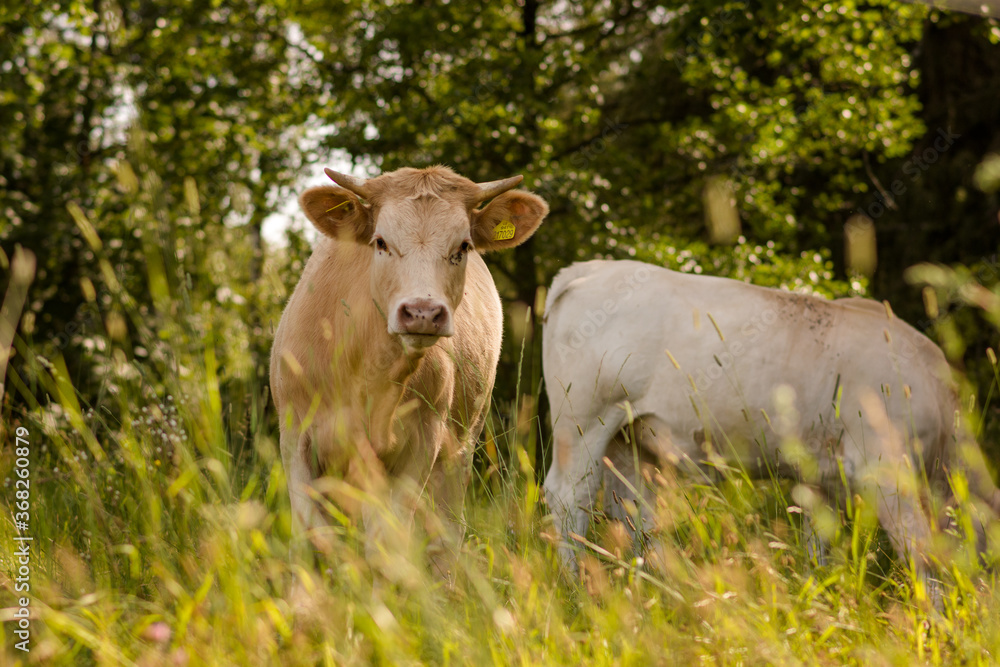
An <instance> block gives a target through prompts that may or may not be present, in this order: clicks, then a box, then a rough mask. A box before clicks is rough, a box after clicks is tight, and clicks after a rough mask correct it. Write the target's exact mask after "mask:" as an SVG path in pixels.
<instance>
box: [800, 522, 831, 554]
mask: <svg viewBox="0 0 1000 667" xmlns="http://www.w3.org/2000/svg"><path fill="white" fill-rule="evenodd" d="M802 541H803V542H805V545H806V557H807V558H808V559H809V561H810V562H811V563H814V564H816V565H817V566H819V567H823V566H825V565H826V564H827V557H826V552H827V544H826V540H824V539H823V537H822V536H821V535H820V534H819V532H818V531H817V530H816V521H815V520H814V519H813V517H812V513H811V512H808V511H807V512H804V513H803V514H802Z"/></svg>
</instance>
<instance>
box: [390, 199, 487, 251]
mask: <svg viewBox="0 0 1000 667" xmlns="http://www.w3.org/2000/svg"><path fill="white" fill-rule="evenodd" d="M376 231H377V232H378V233H380V234H391V235H392V236H393V240H394V241H396V242H397V243H399V242H406V240H411V241H419V242H420V243H421V244H426V243H435V242H440V243H446V244H451V243H452V242H454V241H455V239H456V238H457V237H459V236H467V235H468V233H469V211H468V208H466V206H465V205H464V204H463V203H461V202H455V201H449V200H448V199H444V198H442V197H437V196H434V195H419V196H416V197H411V198H408V199H392V200H390V201H387V202H385V203H384V204H382V205H381V206H380V207H379V210H378V214H377V217H376Z"/></svg>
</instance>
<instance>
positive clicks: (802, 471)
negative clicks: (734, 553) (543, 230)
mask: <svg viewBox="0 0 1000 667" xmlns="http://www.w3.org/2000/svg"><path fill="white" fill-rule="evenodd" d="M542 359H543V368H544V374H545V386H546V391H547V393H548V397H549V402H550V405H551V410H552V428H553V442H554V456H553V462H552V467H551V468H550V469H549V472H548V475H547V477H546V479H545V497H546V500H547V502H548V505H549V508H550V510H551V512H552V514H553V515H554V517H555V519H556V527H557V528H558V529H559V530H560V532H561V535H562V540H561V546H560V555H561V557H562V559H563V561H564V563H565V564H566V565H567V566H568V567H570V568H573V567H575V559H574V549H573V545H572V544H571V541H570V540H569V536H568V533H576V534H578V535H583V534H584V533H585V531H586V529H587V525H588V520H589V513H588V508H589V507H591V506H592V505H593V499H594V495H595V492H596V491H597V487H598V485H599V483H600V480H601V478H602V473H605V474H604V476H605V477H607V473H606V470H605V467H604V466H603V465H602V459H603V457H605V456H609V457H610V458H611V460H612V461H615V462H617V463H618V465H619V467H622V468H624V469H625V470H624V474H625V475H633V474H634V472H635V471H634V469H632V468H631V462H632V460H633V456H632V452H631V449H630V448H629V447H628V446H627V445H625V444H624V440H623V438H622V436H621V435H619V433H620V430H621V429H623V428H624V427H626V426H627V425H628V420H629V418H630V415H631V416H632V418H633V419H634V423H633V425H632V431H633V432H634V434H635V440H637V441H638V446H639V451H638V452H637V453H638V454H639V456H640V459H643V460H650V461H653V462H654V463H656V464H659V465H664V464H668V463H669V464H674V465H677V466H678V467H679V468H682V469H683V468H687V469H688V472H692V471H695V472H696V471H697V468H696V466H698V465H701V464H703V462H704V461H705V460H706V459H708V458H709V457H710V456H722V457H724V458H725V459H727V460H728V461H730V462H733V461H734V459H735V460H738V462H739V463H741V464H742V465H744V466H746V467H747V468H748V469H750V470H753V469H755V468H756V467H757V466H758V465H759V463H760V462H761V461H762V460H765V461H770V462H771V463H772V465H773V464H778V465H779V468H781V469H782V470H783V472H784V473H785V474H791V475H794V476H797V477H800V478H807V479H808V480H809V481H811V482H813V483H815V484H816V485H818V486H819V487H820V488H822V489H824V490H826V491H828V492H835V491H837V490H838V487H841V477H840V469H839V467H838V462H840V463H842V465H843V471H844V474H845V475H846V478H847V481H848V483H849V484H850V485H851V487H852V488H853V489H856V490H859V491H862V490H865V491H871V492H874V494H875V497H876V498H877V506H876V512H877V515H878V518H879V521H880V522H881V524H882V526H883V527H884V528H885V530H886V532H887V533H888V535H889V537H890V539H891V541H892V544H893V547H894V549H895V550H896V551H897V553H898V554H911V555H914V556H916V557H917V563H918V567H924V564H923V563H922V560H921V559H920V556H921V555H922V554H924V553H925V548H926V546H927V541H928V538H929V535H930V533H931V524H930V522H929V520H928V517H927V515H926V514H925V512H924V511H922V509H921V507H920V494H919V492H918V490H917V488H916V485H915V484H911V483H908V482H907V480H909V482H912V481H913V473H914V471H926V474H927V477H928V479H929V480H930V481H931V482H932V484H936V485H937V486H938V489H939V490H945V489H946V484H947V480H946V470H947V469H948V468H951V469H954V468H955V466H959V465H961V467H962V469H963V470H964V471H965V473H966V475H967V476H968V478H969V481H970V485H971V488H972V490H973V491H974V493H976V494H977V495H978V496H979V497H980V498H981V499H983V500H985V501H986V502H987V503H988V504H989V505H990V506H991V507H992V508H993V510H994V511H996V510H997V509H998V507H1000V497H998V495H1000V494H998V492H997V489H996V487H995V486H994V484H993V481H992V480H991V479H990V477H989V474H988V473H987V472H986V468H985V465H984V462H983V458H982V453H981V451H980V449H979V447H978V445H977V444H976V443H975V442H974V441H973V440H972V439H971V438H970V437H968V434H967V433H966V432H964V431H963V430H961V429H959V430H957V431H956V424H957V423H958V422H957V409H958V404H957V397H956V392H955V388H954V385H953V382H952V380H951V375H950V370H949V368H948V364H947V362H946V360H945V357H944V355H943V354H942V352H941V350H940V349H939V348H938V347H937V346H936V345H934V343H932V342H931V341H930V340H929V339H927V338H926V337H925V336H923V335H922V334H921V333H919V332H918V331H917V330H915V329H914V328H913V327H911V326H910V325H908V324H906V323H905V322H902V321H900V320H899V319H898V318H895V317H891V316H890V313H889V312H888V310H887V308H886V307H885V306H883V305H882V304H880V303H877V302H874V301H870V300H866V299H842V300H838V301H828V300H825V299H821V298H817V297H813V296H808V295H802V294H794V293H790V292H785V291H781V290H777V289H769V288H764V287H757V286H754V285H749V284H746V283H742V282H739V281H736V280H730V279H726V278H717V277H709V276H698V275H690V274H684V273H677V272H675V271H670V270H667V269H663V268H660V267H654V266H651V265H648V264H643V263H640V262H634V261H591V262H584V263H579V264H574V265H572V266H570V267H568V268H566V269H564V270H563V271H561V272H560V273H559V275H558V276H556V279H555V281H554V282H553V284H552V288H551V289H550V291H549V294H548V299H547V304H546V311H545V326H544V333H543V349H542ZM793 399H794V402H792V400H793ZM776 403H777V404H776ZM792 405H794V410H795V412H794V413H793V412H792V411H791V410H790V409H789V408H790V407H791V406H792ZM765 414H766V416H765ZM779 417H780V418H781V419H778V418H779ZM776 429H777V431H778V432H776ZM790 437H795V438H798V439H800V440H801V442H802V443H803V445H804V449H805V451H806V452H807V453H808V456H805V457H803V456H801V452H799V453H797V454H796V455H795V460H791V461H790V460H788V459H789V457H788V456H782V455H781V454H779V452H778V448H779V446H780V445H781V444H782V443H783V441H784V442H785V443H786V444H787V442H788V441H787V438H790ZM707 443H712V444H711V445H708V444H707ZM708 446H711V447H712V448H713V452H711V453H710V452H708V451H706V449H707V447H708ZM793 449H794V448H793ZM623 453H624V455H623ZM959 454H961V455H959ZM611 479H612V480H616V479H617V477H615V478H611ZM623 488H627V487H624V485H616V493H621V492H622V491H623ZM609 495H610V494H609Z"/></svg>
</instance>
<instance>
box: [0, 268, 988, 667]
mask: <svg viewBox="0 0 1000 667" xmlns="http://www.w3.org/2000/svg"><path fill="white" fill-rule="evenodd" d="M151 270H154V269H151ZM162 282H163V281H161V283H162ZM172 289H174V290H178V289H180V291H181V292H183V289H182V288H177V287H176V286H174V287H172ZM117 299H118V300H117V302H118V303H122V304H126V306H125V307H124V308H123V310H122V312H123V316H124V317H126V318H128V322H129V324H130V328H129V332H130V333H128V334H123V333H122V331H121V326H120V323H116V322H114V321H113V320H112V319H109V318H102V320H101V321H104V322H106V323H107V327H108V329H109V330H108V331H106V332H103V333H102V334H101V339H102V340H104V341H105V343H106V347H105V349H104V350H103V351H102V352H101V353H100V354H99V355H96V356H95V362H101V363H102V364H103V366H102V368H103V369H104V371H103V372H104V373H105V374H106V375H105V376H104V377H103V378H102V383H101V385H100V386H101V387H102V389H101V390H100V391H99V392H97V393H96V394H95V393H93V392H90V393H88V394H87V395H88V396H90V397H91V400H92V403H93V404H92V405H86V404H84V403H82V400H83V397H84V393H83V391H82V390H81V389H79V388H77V387H74V384H73V382H72V381H71V380H70V377H69V372H68V371H67V368H66V366H65V364H64V363H63V362H62V361H61V358H60V357H59V356H58V355H50V357H49V358H45V357H44V355H42V352H43V351H44V350H43V349H42V348H41V347H40V346H39V347H34V346H32V344H31V342H30V340H28V339H26V338H19V339H18V342H17V345H18V352H19V356H20V357H21V359H22V360H27V362H26V363H24V364H22V365H21V366H19V368H20V369H21V370H20V372H19V373H15V374H14V375H12V376H11V383H10V391H9V393H8V400H6V401H5V403H4V412H3V418H4V419H3V424H2V426H0V442H2V443H3V448H2V450H0V452H2V455H0V478H2V479H5V480H6V481H5V485H4V487H3V493H2V498H3V500H0V503H2V504H4V505H5V506H7V508H8V509H9V505H10V504H11V503H12V502H13V498H14V490H13V479H14V475H13V473H12V470H13V467H14V453H13V449H12V444H13V443H14V434H15V431H16V429H17V428H19V427H23V428H25V429H27V431H28V434H29V435H28V439H29V441H30V443H31V448H32V454H31V480H32V486H31V528H30V531H29V533H30V534H31V535H32V536H33V538H34V542H33V546H32V549H33V552H32V556H31V606H30V609H31V613H32V619H33V620H32V639H31V652H30V653H27V654H25V653H22V652H21V651H19V650H17V649H16V648H15V646H14V644H15V641H16V639H15V637H14V635H13V632H12V630H13V626H12V623H11V620H12V613H13V608H14V606H15V605H16V597H17V596H15V594H14V593H13V580H14V578H15V576H16V570H17V566H16V564H15V562H14V560H13V558H12V556H11V554H12V551H13V546H12V545H13V544H14V542H13V537H14V536H15V531H14V527H13V524H12V515H11V512H10V511H5V512H4V518H3V519H2V520H0V544H2V545H4V546H3V547H0V554H2V555H3V562H2V565H0V577H2V578H3V587H2V592H0V596H2V599H0V605H2V606H3V607H4V608H5V609H4V611H3V612H2V613H3V614H4V620H5V621H6V628H5V632H4V633H3V634H2V635H0V636H2V640H0V641H2V642H3V645H2V647H0V652H2V654H3V662H4V663H6V664H45V665H77V664H84V665H86V664H99V665H118V664H140V665H184V664H188V665H202V664H204V665H273V664H281V665H317V664H331V665H332V664H336V665H340V664H345V665H350V664H372V663H374V664H424V663H427V664H441V665H449V664H454V665H467V664H476V665H478V664H525V665H534V664H546V665H548V664H552V665H558V664H566V665H579V664H594V665H605V664H606V665H629V664H634V665H648V664H669V665H675V664H699V663H703V662H704V663H713V664H734V665H735V664H802V663H805V664H838V665H839V664H864V665H871V664H900V665H910V664H913V663H914V662H915V661H923V662H927V663H932V664H951V663H964V664H992V663H994V662H995V657H994V656H997V655H1000V618H998V611H997V610H998V609H1000V606H998V604H997V600H996V597H997V595H996V592H997V590H998V588H997V581H996V576H995V574H994V573H993V572H991V571H987V570H983V569H981V568H980V567H979V565H978V563H977V562H976V560H975V559H974V558H971V557H970V556H969V555H968V552H967V551H966V550H962V549H961V548H958V547H956V540H942V541H941V546H940V548H938V549H937V551H936V552H935V555H936V557H937V558H938V560H939V562H940V563H941V564H942V578H943V579H944V583H943V590H944V594H943V602H942V605H941V608H940V610H939V611H937V612H934V611H932V610H931V609H930V607H929V605H928V603H927V600H926V594H925V592H924V591H922V589H921V586H920V584H919V583H918V582H917V581H916V580H915V577H914V576H913V573H912V569H911V568H908V567H906V566H905V565H902V564H899V563H898V562H897V561H895V560H893V559H892V558H891V557H890V556H889V555H887V554H885V553H884V550H885V541H884V539H883V538H882V537H881V534H880V532H879V531H878V529H877V527H876V522H875V519H874V516H873V513H872V512H871V510H870V503H865V502H864V501H863V500H862V499H860V498H857V497H855V498H852V499H851V503H849V506H848V509H847V511H846V512H839V513H838V512H833V511H830V510H827V512H826V514H825V517H826V522H827V526H828V532H829V533H830V535H831V549H830V561H829V563H828V564H826V565H824V566H822V567H817V566H816V565H815V564H813V563H811V562H810V561H809V556H808V554H807V550H806V548H805V545H804V544H803V538H802V531H801V528H800V525H799V523H800V515H799V514H798V513H797V512H796V511H795V508H794V507H792V509H791V511H790V510H789V507H790V503H791V502H792V501H791V500H790V497H791V495H792V494H791V491H790V486H789V484H787V483H785V482H782V481H780V480H773V479H772V480H763V481H760V482H753V481H750V480H748V479H747V478H745V477H744V476H743V475H742V474H739V473H738V472H737V473H727V472H725V471H722V472H720V474H719V475H718V477H719V482H718V483H717V484H711V485H709V484H705V483H699V482H695V481H683V482H679V481H676V480H674V479H673V478H671V477H670V475H669V474H666V477H665V478H661V480H662V481H661V482H660V483H659V484H658V486H659V488H658V491H659V495H658V499H657V500H656V503H655V504H656V508H655V512H656V513H657V514H658V517H659V529H658V532H657V533H656V534H655V535H652V536H650V537H651V544H652V546H651V548H650V549H649V550H648V551H647V552H646V553H645V564H644V565H642V566H640V565H639V563H638V561H637V560H636V559H635V557H634V555H633V553H632V549H631V546H630V544H629V538H628V534H627V532H626V531H624V530H623V528H622V526H621V524H617V523H612V522H609V521H606V520H602V517H601V515H600V514H598V515H597V516H596V517H595V522H594V527H593V529H592V531H591V533H590V534H588V536H586V538H585V540H586V541H587V543H588V544H589V545H590V546H588V547H587V548H586V549H584V548H583V547H582V546H581V549H583V556H582V560H581V563H582V566H581V572H580V574H579V576H570V575H567V574H566V573H564V572H562V571H561V570H560V567H559V565H558V563H557V559H556V556H555V550H554V531H553V528H552V526H551V525H550V523H548V522H547V521H546V517H545V507H544V502H543V500H542V498H541V495H542V494H541V493H540V489H539V488H538V486H537V485H536V484H535V481H534V480H535V478H536V474H535V470H534V466H535V465H537V462H535V461H533V458H534V443H535V439H536V438H539V437H544V436H543V435H540V433H541V434H543V433H544V430H543V429H540V428H539V425H538V422H537V406H538V405H539V386H538V385H537V377H536V376H532V377H528V374H527V373H526V374H525V376H524V377H523V378H521V379H520V380H519V385H518V386H519V387H520V386H522V385H523V386H527V385H529V384H530V385H531V387H532V388H531V389H528V390H524V391H521V390H520V389H518V391H516V392H515V396H516V400H515V397H514V396H506V397H505V396H495V397H494V409H493V412H492V413H491V417H490V420H489V425H488V428H487V429H486V432H485V433H484V440H485V442H486V444H485V446H484V451H485V454H484V455H483V456H482V457H481V465H479V467H478V468H477V476H476V478H475V480H474V482H473V484H472V486H471V487H470V490H469V493H468V496H467V500H466V519H467V524H468V527H467V534H466V540H465V543H464V546H463V549H462V553H461V557H460V560H459V567H458V575H457V577H456V582H455V584H454V586H452V587H447V586H445V585H443V584H442V583H441V582H440V581H439V580H438V579H436V578H435V577H434V576H432V575H431V574H429V572H428V570H427V567H426V564H425V561H424V557H423V549H422V547H423V544H422V541H421V540H422V538H421V535H420V532H419V531H406V530H401V531H400V532H399V534H398V535H394V536H391V537H392V540H391V541H392V542H393V543H394V544H395V545H396V547H395V548H394V549H392V550H390V551H388V552H387V553H386V555H385V558H381V559H379V560H378V562H370V561H369V560H368V559H366V558H365V556H364V535H363V530H362V529H361V528H360V526H359V525H358V521H357V520H356V519H354V518H352V517H351V516H349V515H347V514H344V513H342V512H341V510H340V509H339V508H338V507H337V506H336V505H334V504H332V503H326V505H325V506H326V507H327V508H328V510H329V511H330V513H331V520H330V529H329V531H327V533H326V540H325V544H324V546H323V547H322V549H319V550H318V552H315V553H313V552H310V551H308V550H306V553H304V554H303V551H304V550H302V549H298V548H295V547H296V545H297V544H298V543H297V542H296V541H295V539H294V538H293V536H292V535H291V528H290V516H289V507H288V495H287V488H286V485H285V480H284V476H283V473H282V469H281V466H280V458H279V455H278V451H277V446H276V430H275V428H274V419H273V415H271V412H272V411H273V408H272V406H271V405H270V403H269V400H268V397H267V392H266V390H265V388H263V387H260V386H256V385H255V381H252V380H250V381H244V382H242V383H241V382H238V381H237V379H238V378H237V379H234V377H236V376H233V375H226V374H225V373H226V372H228V371H227V369H232V368H246V367H248V366H252V365H253V364H254V363H258V361H256V360H255V359H254V358H253V357H252V355H253V352H252V347H246V348H244V347H237V348H236V349H235V351H234V350H233V349H231V348H232V346H231V345H230V346H228V347H226V346H223V345H222V344H221V342H220V340H219V339H218V334H217V333H213V332H218V331H222V330H225V329H224V326H225V323H226V322H227V321H229V320H226V319H225V318H226V317H231V314H229V315H227V314H226V313H225V312H222V307H221V306H218V305H212V304H211V303H210V302H209V300H207V299H198V298H196V297H194V296H192V295H190V294H181V295H180V296H179V297H178V298H177V299H175V300H174V301H170V300H167V299H165V298H164V297H162V296H161V297H159V298H158V305H157V310H156V312H153V313H139V312H138V311H137V310H136V309H135V308H131V307H128V305H127V304H128V303H129V302H130V301H129V299H128V298H125V296H124V295H122V294H118V295H117ZM191 304H196V305H191ZM227 342H231V337H230V340H227ZM139 343H141V344H142V345H143V346H144V348H145V350H146V351H147V353H148V357H147V356H144V357H143V358H142V359H139V358H137V357H135V356H134V355H133V354H132V352H133V351H134V349H135V346H136V345H137V344H139ZM224 355H228V356H224ZM528 355H532V356H533V358H535V359H536V360H537V355H538V350H537V348H535V347H534V346H533V345H525V346H524V347H522V348H521V349H520V350H519V354H518V356H519V358H520V359H521V363H525V362H524V359H525V358H531V357H528ZM533 367H534V368H537V365H535V366H533ZM519 377H520V374H519ZM11 392H16V394H17V396H18V400H17V402H15V401H13V400H12V399H11V398H10V396H11V395H12V393H11ZM37 396H45V397H47V400H46V401H45V402H43V403H41V404H38V403H35V402H34V401H35V398H34V397H37ZM373 502H377V501H373ZM425 511H426V510H424V509H421V510H420V511H419V512H418V517H417V522H416V523H417V524H418V525H421V524H422V520H423V512H425ZM957 512H958V515H957V521H956V523H957V525H959V526H963V525H967V522H965V521H964V519H963V516H964V515H963V510H962V508H961V507H960V508H959V509H958V510H957ZM848 519H850V520H848ZM958 538H959V539H958V540H957V542H959V543H960V542H961V541H962V535H961V534H960V535H958ZM296 582H298V584H296ZM296 585H298V586H300V587H301V588H302V589H304V590H305V591H306V593H307V597H306V598H302V597H298V598H293V595H292V591H293V589H294V588H295V587H296ZM301 599H308V601H309V604H308V608H306V609H303V610H300V611H298V612H296V611H295V610H296V608H297V607H296V605H297V601H298V600H301Z"/></svg>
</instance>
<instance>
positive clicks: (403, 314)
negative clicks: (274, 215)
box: [300, 167, 549, 350]
mask: <svg viewBox="0 0 1000 667" xmlns="http://www.w3.org/2000/svg"><path fill="white" fill-rule="evenodd" d="M326 174H327V176H329V177H330V178H331V179H332V180H333V181H334V182H335V183H336V184H337V185H336V186H322V187H318V188H312V189H310V190H307V191H306V192H304V193H303V194H302V197H301V200H300V203H301V205H302V210H303V211H305V213H306V215H307V216H309V219H310V220H312V222H313V224H314V225H316V227H317V228H318V229H319V230H320V231H321V232H323V233H324V234H326V235H327V236H330V237H333V238H336V239H339V240H341V241H344V242H351V243H361V244H364V245H366V246H369V247H370V251H371V253H372V262H371V290H372V297H373V299H374V300H375V303H376V304H377V305H378V307H379V309H380V310H381V311H382V313H383V314H384V315H385V318H386V320H387V325H388V330H389V333H390V334H391V335H395V336H400V337H401V339H402V342H403V343H404V345H405V347H406V348H407V349H410V350H420V349H425V348H427V347H429V346H430V345H433V344H434V343H435V342H437V340H438V338H440V337H441V336H451V335H452V333H453V332H454V313H455V310H456V309H457V308H458V305H459V304H460V303H461V302H462V296H463V295H464V292H465V270H466V266H467V265H468V257H469V255H470V253H476V252H480V253H481V252H489V251H491V250H501V249H504V248H512V247H514V246H516V245H519V244H521V243H523V242H524V241H525V240H526V239H527V238H528V237H530V236H531V235H532V234H533V233H534V232H535V230H536V229H537V228H538V225H540V224H541V222H542V219H543V218H544V217H545V215H546V214H547V213H548V210H549V209H548V206H547V205H546V204H545V202H544V201H543V200H542V199H541V198H540V197H537V196H535V195H533V194H530V193H527V192H523V191H519V190H513V188H514V187H516V186H517V185H518V184H519V183H520V182H521V180H522V177H521V176H515V177H513V178H507V179H504V180H501V181H493V182H490V183H478V184H477V183H473V182H472V181H470V180H468V179H466V178H462V177H461V176H459V175H457V174H455V173H454V172H453V171H451V170H450V169H448V168H446V167H431V168H429V169H409V168H407V169H400V170H398V171H393V172H389V173H386V174H382V175H381V176H379V177H378V178H373V179H368V180H365V179H360V178H355V177H353V176H347V175H345V174H340V173H337V172H335V171H332V170H330V169H327V170H326ZM490 199H492V201H491V202H490V203H489V204H488V205H487V206H485V207H484V208H476V207H477V206H479V205H481V204H482V203H483V202H485V201H488V200H490Z"/></svg>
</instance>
